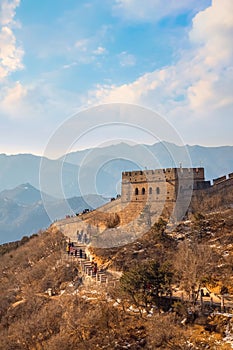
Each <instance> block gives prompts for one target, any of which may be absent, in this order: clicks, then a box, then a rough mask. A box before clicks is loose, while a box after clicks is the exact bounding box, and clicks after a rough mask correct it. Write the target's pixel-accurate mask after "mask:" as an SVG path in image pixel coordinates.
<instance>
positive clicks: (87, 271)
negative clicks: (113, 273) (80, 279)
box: [66, 243, 115, 284]
mask: <svg viewBox="0 0 233 350" xmlns="http://www.w3.org/2000/svg"><path fill="white" fill-rule="evenodd" d="M66 256H67V259H68V260H70V259H72V260H74V261H75V260H76V261H77V262H78V264H79V266H80V270H81V272H82V274H83V276H84V277H87V278H89V279H91V280H92V281H93V282H96V283H100V284H109V283H111V284H112V283H114V281H115V279H113V278H110V274H109V273H107V271H106V270H102V269H101V267H99V266H97V271H96V273H95V272H94V268H93V263H92V262H91V260H90V259H91V258H90V255H89V253H88V251H87V247H86V246H85V245H83V244H81V243H80V244H79V243H77V244H74V246H72V247H71V249H70V254H69V255H68V254H66Z"/></svg>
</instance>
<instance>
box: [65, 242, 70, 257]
mask: <svg viewBox="0 0 233 350" xmlns="http://www.w3.org/2000/svg"><path fill="white" fill-rule="evenodd" d="M66 252H67V255H70V245H69V244H67V245H66Z"/></svg>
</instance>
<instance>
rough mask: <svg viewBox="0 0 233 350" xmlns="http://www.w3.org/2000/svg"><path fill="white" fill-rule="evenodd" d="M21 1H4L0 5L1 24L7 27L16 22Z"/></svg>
mask: <svg viewBox="0 0 233 350" xmlns="http://www.w3.org/2000/svg"><path fill="white" fill-rule="evenodd" d="M19 4H20V0H11V1H9V0H2V1H1V5H0V24H1V25H2V26H6V25H9V24H12V22H14V17H15V10H16V8H17V7H18V6H19Z"/></svg>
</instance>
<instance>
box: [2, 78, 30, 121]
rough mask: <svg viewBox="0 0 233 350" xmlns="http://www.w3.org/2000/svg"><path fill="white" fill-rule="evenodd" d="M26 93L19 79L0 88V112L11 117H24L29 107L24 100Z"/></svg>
mask: <svg viewBox="0 0 233 350" xmlns="http://www.w3.org/2000/svg"><path fill="white" fill-rule="evenodd" d="M27 94H28V91H27V89H26V88H25V87H24V86H23V85H22V84H21V83H20V82H19V81H17V82H16V83H14V84H12V85H11V86H9V87H5V88H4V89H2V91H1V95H0V104H1V113H2V114H4V115H7V116H8V117H9V118H11V119H21V118H25V114H27V112H28V109H29V105H28V104H27V102H26V98H27Z"/></svg>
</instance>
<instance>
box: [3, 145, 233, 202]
mask: <svg viewBox="0 0 233 350" xmlns="http://www.w3.org/2000/svg"><path fill="white" fill-rule="evenodd" d="M180 164H182V166H184V167H186V166H188V167H190V166H192V167H199V166H203V167H204V168H205V172H206V179H213V178H216V177H219V176H222V175H224V174H227V173H230V172H232V171H233V146H222V147H202V146H177V145H175V144H172V143H168V142H159V143H156V144H154V145H129V144H126V143H119V144H116V145H111V146H106V147H103V148H93V149H88V150H83V151H77V152H72V153H68V154H67V155H64V156H62V157H61V158H59V159H56V160H52V159H48V158H46V157H40V156H35V155H32V154H18V155H5V154H0V169H1V170H0V191H3V190H6V189H12V188H15V187H17V186H19V185H21V184H25V183H30V184H31V185H32V186H34V187H35V188H38V189H40V190H41V191H44V192H45V193H46V194H48V195H50V196H52V197H57V198H63V199H64V198H70V197H74V196H80V195H87V194H90V193H95V194H98V195H102V196H104V197H112V196H114V195H116V194H117V193H119V192H120V181H121V172H122V171H127V170H133V169H135V170H138V169H145V168H148V169H156V168H170V167H179V166H180Z"/></svg>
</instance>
